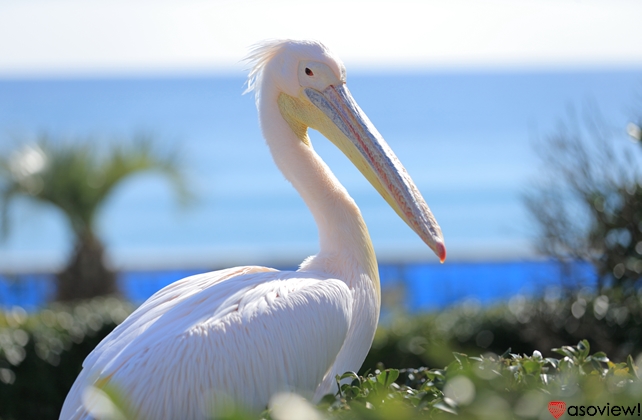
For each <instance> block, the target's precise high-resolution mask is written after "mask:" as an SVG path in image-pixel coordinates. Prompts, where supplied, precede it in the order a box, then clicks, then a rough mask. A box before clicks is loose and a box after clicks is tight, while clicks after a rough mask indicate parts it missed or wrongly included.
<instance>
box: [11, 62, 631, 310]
mask: <svg viewBox="0 0 642 420" xmlns="http://www.w3.org/2000/svg"><path fill="white" fill-rule="evenodd" d="M348 86H349V88H350V90H351V91H352V94H353V96H354V97H355V99H356V101H357V102H358V103H359V105H360V106H361V108H362V109H363V110H364V111H365V112H366V114H367V115H368V116H369V118H370V120H371V121H372V122H373V123H374V125H375V126H376V127H377V129H378V130H379V131H380V132H381V134H382V135H383V136H384V138H385V139H386V141H387V142H388V143H389V144H390V146H391V147H392V149H393V150H394V151H395V153H396V154H397V155H398V157H399V158H400V160H401V161H402V163H403V164H404V166H405V167H406V169H407V170H408V172H409V173H410V175H411V176H412V177H413V179H414V180H415V182H416V184H417V186H418V187H419V189H420V190H421V192H422V194H423V195H424V197H425V198H426V201H427V202H428V204H429V206H430V207H431V209H432V211H433V213H434V214H435V216H436V218H437V220H438V222H439V223H440V225H441V227H442V230H443V232H444V237H445V241H446V246H447V248H448V255H449V256H448V260H447V262H446V263H445V264H444V265H443V266H439V265H438V264H435V262H436V258H435V257H434V256H433V255H431V253H430V252H429V250H428V249H427V247H426V246H425V245H424V244H423V243H422V242H421V241H420V240H419V238H417V237H416V235H415V234H414V233H413V232H412V231H411V230H410V229H409V228H408V227H407V226H406V225H405V224H404V223H403V222H402V221H401V220H400V219H399V218H398V217H397V216H396V214H395V213H394V211H392V210H391V209H390V208H389V207H388V206H387V204H386V203H385V201H384V200H383V199H381V198H380V197H379V196H378V194H377V193H376V191H375V190H374V189H373V188H372V187H371V186H370V185H369V184H368V182H367V181H366V180H365V179H363V177H362V176H361V174H360V173H359V172H358V171H357V170H356V169H355V168H354V167H353V166H352V165H351V164H350V162H349V161H348V160H347V159H346V158H345V157H344V156H343V155H342V154H341V153H340V152H339V151H338V150H336V149H335V148H334V146H333V145H332V144H330V142H328V141H327V140H325V139H324V138H323V137H322V136H320V135H318V134H317V133H312V136H311V137H312V141H313V145H314V147H315V149H316V150H317V151H318V153H319V154H320V155H321V156H322V157H323V159H324V160H325V161H326V162H327V163H328V165H329V166H330V168H331V169H332V170H333V171H334V172H335V174H336V175H337V177H338V178H339V180H340V181H341V182H342V183H343V184H344V185H345V186H346V188H347V189H348V191H349V192H350V194H351V195H352V196H353V197H354V198H355V200H356V201H357V204H358V205H359V206H360V208H361V210H362V213H363V215H364V218H365V220H366V223H367V224H368V227H369V229H370V233H371V236H372V239H373V243H374V246H375V250H376V252H377V255H378V257H379V261H380V263H381V267H382V269H381V271H382V280H383V281H384V285H385V284H386V282H388V283H389V282H391V281H392V280H394V279H401V278H403V279H404V282H405V283H406V284H412V285H413V286H412V287H413V288H414V287H419V288H420V289H417V290H424V291H425V292H426V293H425V294H426V295H428V294H430V295H434V296H433V297H430V298H426V299H424V300H422V301H421V302H420V301H413V300H412V299H415V300H416V299H419V298H418V297H417V296H420V295H422V294H420V293H418V292H417V293H415V292H413V294H412V296H411V298H410V299H411V303H409V305H410V306H411V307H412V308H422V307H426V306H431V305H437V306H439V305H442V304H443V303H444V302H446V303H448V302H451V301H453V300H454V299H455V298H456V299H460V298H462V296H467V295H476V296H479V298H480V299H481V300H482V301H489V300H491V299H492V298H493V296H486V295H484V293H487V292H488V291H490V290H494V292H492V293H494V297H500V296H501V297H505V296H508V294H509V293H518V292H520V291H525V292H528V291H529V290H537V288H538V283H537V282H542V281H545V280H543V279H544V278H547V279H549V280H546V281H549V282H558V281H559V276H557V277H556V276H555V275H552V274H550V272H552V271H550V270H553V271H554V270H555V268H550V266H549V265H547V264H549V263H546V262H537V260H538V258H539V256H538V255H537V253H536V249H535V245H534V244H535V239H536V237H537V229H536V226H534V224H533V222H532V220H531V219H530V216H529V214H528V212H527V211H526V209H525V206H524V205H523V196H524V194H525V192H526V191H528V189H529V188H530V187H531V186H532V185H534V184H535V183H537V182H538V180H540V179H541V176H542V174H543V173H545V171H546V168H545V167H542V165H541V163H540V161H539V158H538V155H537V148H538V144H541V141H542V140H543V139H545V138H546V137H547V136H550V135H552V134H554V133H555V132H556V130H558V129H559V127H560V126H561V125H567V126H575V125H577V126H580V127H582V126H583V121H584V120H585V118H586V117H587V116H588V117H590V116H591V115H592V116H595V115H600V116H601V118H602V119H603V120H604V121H606V122H607V124H608V126H609V127H611V128H612V130H613V133H614V134H613V137H612V141H615V142H618V145H619V146H618V147H622V148H627V147H631V146H632V145H631V144H630V142H628V140H627V137H626V134H625V127H626V124H627V123H628V122H630V121H632V120H636V119H638V118H639V115H640V114H639V110H640V100H639V98H640V95H641V94H642V93H641V92H642V70H641V69H629V70H608V69H600V70H590V71H589V70H587V71H580V70H566V71H563V70H556V71H531V72H528V71H490V70H488V71H476V72H466V71H459V72H448V73H446V72H444V73H439V72H432V73H410V72H406V73H403V72H399V73H386V74H372V73H364V74H358V73H355V74H349V75H348ZM243 90H244V77H243V76H242V75H202V76H194V75H191V76H167V77H158V76H156V77H149V78H145V77H137V78H81V79H63V78H58V79H47V80H39V79H24V80H23V79H6V80H0V153H2V154H8V153H11V151H12V150H14V149H15V148H17V147H20V146H21V145H22V144H23V143H24V142H28V141H32V140H33V139H35V138H36V137H37V136H38V135H40V134H42V133H47V135H50V136H52V137H53V138H55V139H57V141H82V140H83V139H84V141H91V142H94V143H95V144H96V147H97V148H101V147H106V145H108V144H109V143H110V142H113V141H126V139H127V138H130V137H132V136H133V135H135V134H136V133H145V134H148V135H151V136H153V137H154V139H155V141H156V142H157V144H158V147H159V148H161V149H164V150H167V151H169V152H171V153H176V154H177V155H178V156H179V158H180V159H181V161H182V162H183V165H184V167H185V175H186V177H187V179H188V182H189V185H190V188H191V190H192V193H193V197H194V199H193V200H192V201H191V202H190V203H188V204H186V205H180V204H178V203H177V201H176V199H175V196H174V195H173V194H172V191H171V189H170V188H169V186H168V183H167V182H166V180H164V179H163V178H161V177H160V176H158V175H156V174H153V173H150V174H143V175H138V176H135V177H133V178H131V179H129V180H128V181H126V182H124V183H123V184H122V185H120V186H119V187H118V188H117V190H116V191H115V192H114V194H113V195H112V196H111V197H109V199H108V201H107V202H106V204H105V207H104V208H103V209H101V212H100V217H99V219H98V229H97V230H98V232H99V233H100V234H101V235H102V237H103V238H104V240H105V243H106V245H107V247H108V250H109V260H110V264H111V265H112V266H114V267H115V268H116V269H118V270H121V271H123V273H125V274H124V275H123V277H122V279H121V281H122V282H123V283H122V284H123V289H124V290H125V291H126V293H127V295H128V296H130V297H131V298H132V299H134V300H140V299H142V298H144V297H145V296H148V295H149V294H151V292H152V291H153V290H152V289H156V288H158V287H161V286H162V285H164V284H166V282H169V281H170V280H172V281H173V280H177V279H179V278H181V277H183V276H184V275H185V274H189V273H192V272H196V271H202V270H209V269H213V268H220V267H226V266H231V265H244V264H264V265H272V266H277V267H294V266H296V264H298V263H299V262H300V261H302V260H303V259H304V258H305V257H307V256H308V255H311V254H314V253H315V252H316V248H317V232H316V227H315V225H314V223H313V220H312V217H311V216H310V214H309V212H308V211H307V209H306V208H305V205H304V204H303V202H302V200H301V199H300V198H299V197H298V196H297V194H296V192H295V191H294V190H293V188H292V187H291V186H290V185H289V184H288V183H287V182H286V181H285V180H284V178H283V176H282V175H281V174H280V173H279V172H278V170H277V169H276V167H275V165H274V164H273V162H272V160H271V157H270V154H269V151H268V149H267V147H266V146H265V144H264V141H263V140H262V137H261V134H260V130H259V127H258V123H257V115H256V110H255V108H254V99H253V97H252V95H242V92H243ZM636 112H637V113H636ZM539 147H541V146H539ZM8 216H9V217H8V220H9V221H10V225H9V228H10V229H9V234H8V235H7V236H6V237H5V239H4V240H2V241H1V242H0V272H2V273H5V280H4V281H3V282H2V283H0V284H1V285H2V286H0V290H1V291H2V292H0V299H3V300H0V304H18V303H21V302H18V301H16V299H18V298H16V297H15V296H20V299H23V301H22V302H23V303H25V304H33V305H39V304H41V303H42V302H44V301H45V300H46V298H47V296H48V293H49V292H48V290H49V289H47V287H48V286H42V287H41V286H28V285H27V284H28V282H24V283H22V284H23V285H24V288H25V290H27V289H28V288H29V287H33V288H35V289H34V290H35V291H34V292H33V293H32V294H29V293H28V292H24V293H23V292H21V291H18V292H15V290H17V289H16V287H18V289H19V288H20V287H23V286H20V285H18V284H17V283H16V282H15V281H13V280H11V279H12V278H14V277H12V276H18V277H21V276H31V277H32V278H40V277H39V276H42V275H36V274H34V273H42V272H51V271H53V270H56V269H58V268H59V267H61V266H62V264H64V262H65V258H66V257H67V256H68V254H69V252H70V250H71V237H70V232H69V229H68V226H67V225H66V221H65V220H64V218H63V217H62V216H61V215H60V214H59V213H58V212H57V210H56V209H53V208H49V207H47V206H41V205H40V206H39V205H36V204H35V203H34V202H32V201H31V200H29V199H24V200H20V201H17V202H15V203H13V205H12V206H11V207H10V208H9V212H8ZM395 267H396V268H395ZM399 267H403V269H400V268H399ZM515 267H519V268H515ZM547 267H548V268H547ZM390 270H392V271H390ZM395 270H397V271H395ZM399 270H402V271H403V272H404V273H405V274H403V275H400V274H389V273H391V272H392V273H395V272H396V273H399ZM547 270H549V271H547ZM516 272H522V273H526V274H522V275H515V274H511V273H516ZM542 272H544V273H546V272H548V273H549V274H546V275H545V276H543V275H541V273H542ZM149 273H156V274H154V276H152V277H154V279H155V280H151V279H150V276H151V274H149ZM408 273H412V274H408ZM529 273H530V274H529ZM537 273H540V274H537ZM34 276H35V277H34ZM520 276H521V277H520ZM518 277H519V278H522V279H530V280H524V281H522V280H516V279H517V278H518ZM15 278H17V277H15ZM466 278H469V280H468V281H464V280H460V279H466ZM145 279H147V281H146V280H145ZM391 279H392V280H391ZM550 279H553V280H550ZM39 281H40V280H37V279H36V280H33V281H32V283H29V284H40V283H38V282H39ZM42 281H45V280H42ZM45 282H46V281H45ZM419 285H420V286H419ZM408 287H410V286H408ZM421 288H423V289H421ZM139 289H140V290H144V291H140V292H136V291H135V290H139ZM10 290H13V292H10ZM412 290H413V291H414V290H415V289H412ZM462 290H465V291H467V292H465V293H462ZM12 293H13V294H12ZM488 293H491V292H488ZM10 296H14V297H10ZM422 299H423V298H422Z"/></svg>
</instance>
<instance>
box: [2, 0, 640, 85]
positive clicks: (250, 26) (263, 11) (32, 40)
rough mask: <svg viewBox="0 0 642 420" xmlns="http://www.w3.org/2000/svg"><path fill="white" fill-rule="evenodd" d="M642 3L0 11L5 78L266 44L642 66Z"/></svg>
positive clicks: (76, 2) (440, 58)
mask: <svg viewBox="0 0 642 420" xmlns="http://www.w3.org/2000/svg"><path fill="white" fill-rule="evenodd" d="M641 16H642V1H638V0H608V1H607V0H603V1H595V0H586V1H581V0H485V1H479V0H447V1H445V0H444V1H439V0H433V1H408V0H402V1H394V2H390V1H349V0H339V1H336V0H323V1H301V0H299V1H287V0H278V1H246V2H242V1H198V0H183V1H165V0H94V1H86V0H0V77H25V76H52V75H72V76H73V75H105V74H106V75H109V74H153V73H174V72H179V73H189V72H211V71H230V70H235V69H238V68H240V67H242V65H241V64H239V61H240V60H241V59H242V58H243V57H244V55H245V54H246V53H247V51H248V47H249V46H250V45H252V44H254V43H256V42H257V41H260V40H262V39H267V38H315V39H319V40H321V41H323V42H324V43H326V44H327V45H328V46H329V47H331V48H332V49H333V50H334V51H335V52H336V53H337V54H338V56H339V57H342V58H343V60H344V61H345V62H346V64H347V65H348V67H349V68H351V69H354V68H360V69H361V70H363V69H375V70H376V69H381V68H382V67H405V68H411V69H412V68H415V69H419V70H422V69H429V68H436V69H440V68H442V69H443V68H449V69H452V68H455V69H456V68H471V67H476V68H478V67H490V68H506V67H526V68H551V67H558V68H559V67H572V68H586V67H595V66H598V67H610V68H612V67H630V66H635V67H639V66H641V65H642V28H641V27H640V17H641Z"/></svg>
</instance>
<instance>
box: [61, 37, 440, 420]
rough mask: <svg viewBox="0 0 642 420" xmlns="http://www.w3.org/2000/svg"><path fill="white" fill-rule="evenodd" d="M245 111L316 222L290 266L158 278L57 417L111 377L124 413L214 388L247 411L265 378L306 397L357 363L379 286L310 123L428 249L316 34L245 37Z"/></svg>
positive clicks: (178, 410)
mask: <svg viewBox="0 0 642 420" xmlns="http://www.w3.org/2000/svg"><path fill="white" fill-rule="evenodd" d="M248 60H249V61H250V62H251V64H252V69H251V71H250V74H249V79H248V91H254V92H255V95H256V106H257V109H258V115H259V122H260V125H261V130H262V133H263V136H264V137H265V140H266V142H267V144H268V146H269V149H270V152H271V154H272V157H273V158H274V161H275V162H276V164H277V166H278V167H279V169H280V170H281V171H282V172H283V174H284V175H285V177H286V178H287V179H288V180H289V181H290V182H291V183H292V185H293V186H294V188H296V190H297V191H298V193H299V194H300V195H301V196H302V198H303V200H304V201H305V203H306V205H307V206H308V208H309V209H310V211H311V212H312V215H313V216H314V220H315V222H316V224H317V227H318V231H319V242H320V250H319V253H318V254H316V255H314V256H312V257H308V258H307V259H306V260H305V261H303V263H302V264H301V266H300V268H299V269H298V270H297V271H277V270H274V269H272V268H266V267H258V266H248V267H235V268H230V269H226V270H221V271H215V272H211V273H205V274H200V275H196V276H192V277H188V278H185V279H183V280H179V281H177V282H175V283H173V284H171V285H169V286H167V287H165V288H164V289H162V290H160V291H159V292H157V293H156V294H154V295H153V296H152V297H150V298H149V299H148V300H147V301H146V302H145V303H143V304H142V305H141V306H140V307H139V308H138V309H137V310H136V311H134V312H133V313H132V314H131V315H130V316H129V317H128V318H127V319H126V320H125V321H124V322H123V323H122V324H121V325H119V326H118V327H117V328H116V329H114V331H113V332H112V333H111V334H109V335H108V336H107V337H106V338H105V339H104V340H103V341H102V342H101V343H100V344H99V345H98V346H97V347H96V349H95V350H94V351H93V352H92V353H91V354H90V355H89V356H88V357H87V359H86V360H85V361H84V363H83V370H82V372H81V373H80V375H79V376H78V378H77V379H76V382H75V383H74V385H73V387H72V389H71V391H70V392H69V394H68V396H67V399H66V401H65V404H64V407H63V409H62V413H61V415H60V418H61V419H64V420H67V419H88V418H94V417H96V414H95V413H93V414H92V407H91V404H90V403H89V402H88V401H89V400H91V398H88V397H87V392H88V390H91V389H102V388H103V387H104V386H106V385H107V384H109V385H110V386H113V387H114V388H115V389H119V390H121V391H122V393H123V395H125V396H126V399H127V401H128V402H129V405H130V406H131V409H132V411H133V413H135V417H136V418H141V419H179V418H181V419H201V418H207V417H208V416H211V415H212V414H213V413H214V414H216V413H217V410H218V407H220V406H221V405H224V402H225V401H233V402H235V403H237V404H240V405H241V406H242V407H244V408H245V409H248V410H251V411H254V412H257V411H261V410H263V409H265V408H266V406H267V404H268V402H269V400H270V397H271V396H272V395H274V394H276V393H279V392H296V393H299V394H301V395H303V396H305V397H306V398H309V399H311V400H312V401H318V400H319V399H320V398H321V397H322V396H323V395H325V394H327V393H330V392H333V391H335V387H336V382H335V375H337V374H343V373H344V372H346V371H357V370H358V369H359V368H360V367H361V364H362V363H363V361H364V359H365V357H366V355H367V353H368V351H369V349H370V346H371V344H372V339H373V337H374V333H375V329H376V327H377V321H378V318H379V308H380V302H381V289H380V286H379V272H378V268H377V260H376V257H375V252H374V249H373V246H372V243H371V241H370V235H369V233H368V229H367V228H366V225H365V223H364V220H363V218H362V216H361V213H360V211H359V208H358V207H357V205H356V204H355V202H354V200H353V199H352V198H351V197H350V196H349V195H348V193H347V192H346V190H345V188H344V187H343V186H342V185H341V184H340V183H339V181H338V180H337V179H336V177H335V176H334V174H333V173H332V172H331V171H330V169H329V168H328V167H327V165H326V164H325V163H324V162H323V160H321V158H320V157H319V156H318V155H317V154H316V152H315V151H314V149H313V148H312V144H311V142H310V138H309V137H308V134H307V130H308V128H312V129H315V130H318V131H319V132H321V133H322V134H323V135H324V136H325V137H327V138H328V139H329V140H330V141H332V142H333V143H334V144H335V145H336V146H337V147H338V148H339V149H341V150H342V151H343V153H345V154H346V155H347V156H348V158H349V159H350V160H351V161H352V163H353V164H354V165H356V167H357V168H358V169H359V170H360V171H361V173H362V174H363V175H364V176H365V177H366V178H367V179H368V181H369V182H370V183H371V184H372V185H373V186H374V187H375V188H376V189H377V191H378V192H379V193H380V194H381V195H382V196H383V198H384V199H385V200H386V201H387V202H388V204H389V205H390V206H391V207H392V208H393V209H394V210H395V212H396V213H397V214H398V215H399V217H401V218H402V219H403V220H404V221H405V222H406V223H407V224H408V225H409V226H410V227H411V228H412V229H413V230H414V231H415V232H416V233H417V234H418V235H419V236H420V237H421V239H422V240H423V241H424V242H425V243H426V244H427V245H428V246H429V247H430V248H431V249H432V250H433V251H434V252H435V254H436V255H437V257H438V258H439V260H440V261H441V262H443V261H444V259H445V258H446V248H445V246H444V240H443V236H442V233H441V229H440V227H439V225H438V224H437V222H436V220H435V218H434V217H433V215H432V213H431V211H430V209H429V208H428V205H427V204H426V202H425V201H424V199H423V198H422V196H421V194H420V193H419V190H418V189H417V187H416V186H415V184H414V183H413V181H412V179H411V178H410V176H409V175H408V173H407V172H406V170H405V169H404V167H403V166H402V165H401V163H400V162H399V160H398V159H397V157H396V156H395V154H394V153H393V152H392V150H391V149H390V147H389V146H388V144H387V143H386V142H385V141H384V139H383V138H382V137H381V135H380V134H379V132H378V131H377V130H376V128H375V127H374V126H373V124H372V123H371V122H370V120H369V119H368V117H367V116H366V115H365V114H364V112H363V111H362V110H361V109H360V108H359V106H358V105H357V103H356V102H355V100H354V99H353V98H352V95H351V94H350V91H349V90H348V88H347V86H346V69H345V67H344V65H343V63H342V62H341V60H340V59H339V58H337V56H336V55H334V54H333V53H332V52H331V51H330V50H328V49H327V48H326V47H325V46H324V45H323V44H321V43H320V42H316V41H293V40H280V41H268V42H264V43H262V44H259V45H257V46H256V47H255V48H254V50H253V51H252V52H251V54H250V55H249V57H248Z"/></svg>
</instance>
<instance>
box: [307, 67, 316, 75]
mask: <svg viewBox="0 0 642 420" xmlns="http://www.w3.org/2000/svg"><path fill="white" fill-rule="evenodd" d="M305 74H307V75H308V76H314V73H312V70H310V69H309V68H307V67H306V68H305Z"/></svg>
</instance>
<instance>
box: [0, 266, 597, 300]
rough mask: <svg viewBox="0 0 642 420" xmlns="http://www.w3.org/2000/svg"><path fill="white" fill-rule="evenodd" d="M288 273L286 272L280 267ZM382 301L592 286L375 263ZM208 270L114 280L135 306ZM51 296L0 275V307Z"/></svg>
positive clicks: (538, 274)
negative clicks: (394, 297) (177, 283)
mask: <svg viewBox="0 0 642 420" xmlns="http://www.w3.org/2000/svg"><path fill="white" fill-rule="evenodd" d="M282 269H292V267H282ZM379 270H380V277H381V287H382V291H383V292H382V293H383V299H384V302H385V301H386V299H388V298H389V297H392V296H401V297H400V298H399V300H400V301H401V302H397V303H402V304H403V305H405V306H406V309H408V310H410V311H418V310H426V309H431V308H441V307H444V306H448V305H450V304H453V303H455V302H458V301H461V300H464V299H467V298H471V297H474V298H475V299H477V300H479V301H480V302H481V303H483V304H488V303H492V302H494V301H498V300H503V299H508V298H510V297H511V296H514V295H516V294H526V295H537V294H541V293H542V292H543V291H544V290H545V289H547V288H550V287H558V286H576V285H578V284H579V285H582V286H585V287H595V285H596V274H595V270H594V269H593V267H592V266H591V265H590V264H588V263H584V262H575V263H573V264H566V265H562V264H560V263H558V262H555V261H515V262H467V263H464V262H462V263H457V262H455V263H448V264H443V265H441V264H420V263H417V264H410V263H404V264H381V265H380V266H379ZM206 271H208V270H165V271H127V272H123V273H121V274H120V276H119V286H120V290H121V291H122V292H123V294H124V296H125V297H126V298H127V299H130V300H131V301H133V302H136V303H140V302H143V301H144V300H145V299H147V298H148V297H150V296H151V295H152V294H154V293H155V292H156V291H157V290H160V289H161V288H163V287H165V286H167V285H169V284H171V283H173V282H174V281H176V280H179V279H181V278H184V277H187V276H191V275H193V274H199V273H203V272H206ZM54 296H55V283H54V276H53V275H52V274H17V275H1V274H0V306H2V307H11V306H22V307H24V308H26V309H27V310H30V311H33V310H36V309H38V308H39V307H42V306H44V305H45V304H46V303H47V302H49V301H51V300H52V298H53V297H54Z"/></svg>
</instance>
